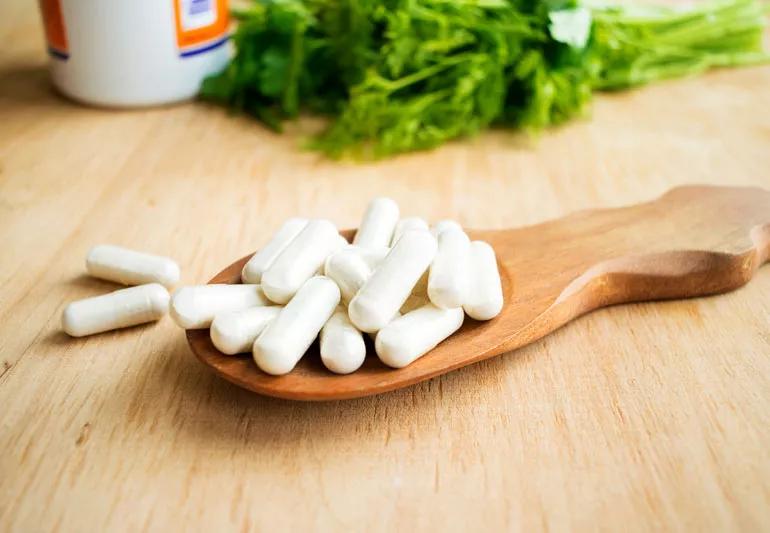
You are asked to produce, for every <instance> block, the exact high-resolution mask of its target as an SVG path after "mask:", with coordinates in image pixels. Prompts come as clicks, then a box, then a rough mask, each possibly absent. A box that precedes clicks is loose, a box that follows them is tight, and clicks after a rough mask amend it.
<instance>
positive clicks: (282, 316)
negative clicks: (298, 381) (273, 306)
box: [253, 276, 340, 376]
mask: <svg viewBox="0 0 770 533" xmlns="http://www.w3.org/2000/svg"><path fill="white" fill-rule="evenodd" d="M339 302H340V290H339V288H338V287H337V284H336V283H334V281H332V280H331V279H329V278H327V277H326V276H314V277H312V278H310V279H309V280H307V281H306V282H305V283H304V284H303V285H302V287H300V289H299V291H297V294H295V295H294V298H292V299H291V301H290V302H289V303H288V304H287V305H286V307H284V308H283V309H281V311H280V312H279V313H278V316H276V317H275V318H274V319H273V320H272V322H270V324H268V325H267V327H266V328H265V330H264V331H263V332H262V333H261V334H260V335H259V337H257V340H256V341H254V351H253V354H254V362H256V363H257V366H258V367H259V368H260V369H262V370H263V371H264V372H266V373H268V374H272V375H274V376H278V375H282V374H287V373H289V372H291V370H292V369H293V368H294V366H295V365H296V364H297V362H299V360H300V359H301V358H302V356H303V355H304V354H305V352H306V351H307V349H308V348H309V347H310V345H311V344H312V343H313V341H314V340H315V338H316V337H317V336H318V332H319V331H321V328H322V327H323V325H324V324H326V322H327V321H328V320H329V318H330V317H331V316H332V314H333V313H334V310H335V309H336V308H337V305H338V304H339Z"/></svg>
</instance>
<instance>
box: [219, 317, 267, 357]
mask: <svg viewBox="0 0 770 533" xmlns="http://www.w3.org/2000/svg"><path fill="white" fill-rule="evenodd" d="M280 310H281V307H280V306H278V305H270V306H265V307H250V308H249V309H243V310H241V311H229V312H225V313H219V314H218V315H217V316H215V317H214V321H213V322H211V332H210V334H211V342H212V343H214V346H216V348H217V350H219V351H220V352H222V353H224V354H227V355H235V354H237V353H246V352H250V351H251V348H252V346H254V341H255V340H256V338H257V337H258V336H259V334H260V333H262V331H263V330H264V329H265V327H266V326H267V325H268V324H269V323H270V321H271V320H273V319H274V318H275V317H276V316H278V312H279V311H280Z"/></svg>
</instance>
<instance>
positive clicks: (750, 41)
mask: <svg viewBox="0 0 770 533" xmlns="http://www.w3.org/2000/svg"><path fill="white" fill-rule="evenodd" d="M235 16H236V18H237V19H238V20H239V25H238V29H237V31H236V33H235V35H234V42H235V47H236V50H237V53H236V56H235V58H234V60H233V61H232V62H231V63H230V65H229V66H228V67H227V69H226V70H225V71H224V72H222V73H221V74H219V75H217V76H214V77H212V78H209V79H207V80H206V81H205V82H204V85H203V88H202V93H201V94H202V96H203V97H204V98H206V99H208V100H212V101H216V102H220V103H222V104H225V105H228V106H230V107H232V108H234V109H236V110H240V111H243V112H246V113H249V114H252V115H254V116H256V117H257V118H259V119H261V120H262V121H264V122H265V123H266V124H268V125H269V126H271V127H273V128H275V129H280V127H281V123H282V121H284V120H286V119H290V118H292V117H296V116H297V114H298V113H299V112H300V111H302V110H303V109H305V110H309V111H311V112H316V113H321V114H324V115H328V116H329V117H331V121H330V124H329V126H328V128H327V129H326V130H325V131H324V132H323V133H321V134H320V135H319V136H318V137H316V138H315V139H313V141H312V142H311V146H312V147H314V148H316V149H319V150H322V151H323V152H325V153H327V154H328V155H331V156H335V157H336V156H341V155H344V154H350V153H352V154H357V155H360V156H364V157H366V156H375V157H380V156H385V155H389V154H393V153H398V152H404V151H408V150H416V149H424V148H431V147H434V146H437V145H439V144H441V143H443V142H446V141H447V140H449V139H453V138H456V137H461V136H466V135H472V134H474V133H476V132H478V131H479V130H481V129H483V128H485V127H487V126H489V125H492V124H499V125H504V126H509V127H514V128H524V129H527V130H539V129H542V128H544V127H547V126H550V125H553V124H559V123H561V122H564V121H565V120H568V119H570V118H572V117H575V116H576V115H580V114H583V113H584V112H585V111H586V109H587V106H588V104H589V103H590V100H591V95H592V93H593V91H595V90H616V89H624V88H628V87H632V86H636V85H641V84H645V83H648V82H651V81H656V80H661V79H666V78H672V77H678V76H688V75H694V74H698V73H701V72H703V71H704V70H706V69H709V68H713V67H727V66H738V65H748V64H753V63H758V62H762V61H765V60H767V58H768V55H767V54H766V53H765V52H764V50H763V47H762V37H763V31H764V27H765V8H764V7H763V5H762V4H761V3H760V0H717V1H716V2H709V3H706V4H702V5H700V6H698V7H694V8H690V9H686V10H685V9H674V8H664V7H650V6H643V5H635V4H631V5H624V6H619V5H610V4H602V3H599V2H598V1H596V0H592V1H584V2H580V3H578V2H577V1H576V0H379V1H378V0H252V4H251V5H250V6H249V7H248V8H247V9H244V10H241V11H238V12H236V13H235Z"/></svg>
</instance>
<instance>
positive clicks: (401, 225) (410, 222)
mask: <svg viewBox="0 0 770 533" xmlns="http://www.w3.org/2000/svg"><path fill="white" fill-rule="evenodd" d="M409 230H425V231H428V223H427V222H425V220H424V219H422V218H420V217H406V218H402V219H401V220H399V221H398V224H396V229H395V230H394V231H393V239H391V242H390V245H391V246H393V245H394V244H396V241H397V240H398V239H399V237H401V235H403V234H404V232H405V231H409Z"/></svg>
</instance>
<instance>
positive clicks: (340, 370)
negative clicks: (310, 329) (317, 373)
mask: <svg viewBox="0 0 770 533" xmlns="http://www.w3.org/2000/svg"><path fill="white" fill-rule="evenodd" d="M320 341H321V342H320V344H321V361H322V362H323V364H324V366H325V367H326V368H328V369H329V370H331V371H332V372H335V373H337V374H350V373H351V372H355V371H356V370H358V369H359V368H360V367H361V365H362V364H364V359H365V358H366V345H365V344H364V337H363V335H362V334H361V332H360V331H358V330H357V329H356V327H355V326H354V325H353V324H352V323H351V322H350V319H349V318H348V312H347V310H346V309H345V308H344V307H337V310H336V311H335V312H334V314H333V315H332V317H331V318H330V319H329V320H328V321H327V322H326V324H324V327H323V328H322V329H321V337H320Z"/></svg>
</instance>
